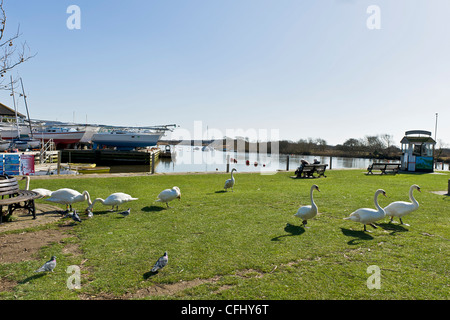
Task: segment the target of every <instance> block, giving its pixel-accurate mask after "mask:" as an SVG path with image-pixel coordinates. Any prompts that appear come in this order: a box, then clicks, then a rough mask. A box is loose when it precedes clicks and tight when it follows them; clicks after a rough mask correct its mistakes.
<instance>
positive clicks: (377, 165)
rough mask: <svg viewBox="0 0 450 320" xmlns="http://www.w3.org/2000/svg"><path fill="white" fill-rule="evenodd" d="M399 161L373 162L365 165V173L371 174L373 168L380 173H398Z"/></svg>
mask: <svg viewBox="0 0 450 320" xmlns="http://www.w3.org/2000/svg"><path fill="white" fill-rule="evenodd" d="M399 169H400V163H381V162H374V163H372V164H371V165H369V166H368V167H367V174H369V173H370V174H373V170H380V171H381V174H388V173H394V174H396V173H398V170H399Z"/></svg>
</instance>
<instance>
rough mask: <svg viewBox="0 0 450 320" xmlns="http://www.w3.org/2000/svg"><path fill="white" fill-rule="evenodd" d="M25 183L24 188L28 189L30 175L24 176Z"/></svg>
mask: <svg viewBox="0 0 450 320" xmlns="http://www.w3.org/2000/svg"><path fill="white" fill-rule="evenodd" d="M25 179H26V182H27V184H26V185H25V190H30V176H25Z"/></svg>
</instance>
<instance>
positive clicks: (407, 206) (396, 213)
mask: <svg viewBox="0 0 450 320" xmlns="http://www.w3.org/2000/svg"><path fill="white" fill-rule="evenodd" d="M414 190H417V191H419V192H421V191H420V187H419V186H418V185H417V184H413V185H412V186H411V187H410V188H409V200H410V201H411V202H406V201H395V202H392V203H391V204H389V205H388V206H386V207H385V208H384V211H386V215H387V216H390V217H391V220H390V221H389V222H393V220H394V217H398V218H399V220H400V223H401V224H404V225H405V226H409V225H408V224H406V223H403V221H402V217H403V216H405V215H407V214H409V213H411V212H413V211H415V210H417V209H418V208H419V203H418V202H417V200H416V199H415V198H414V195H413V191H414Z"/></svg>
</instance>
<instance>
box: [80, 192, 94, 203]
mask: <svg viewBox="0 0 450 320" xmlns="http://www.w3.org/2000/svg"><path fill="white" fill-rule="evenodd" d="M82 194H83V196H84V198H85V199H87V202H88V204H89V206H90V205H92V201H91V196H90V195H89V192H87V191H83V193H82Z"/></svg>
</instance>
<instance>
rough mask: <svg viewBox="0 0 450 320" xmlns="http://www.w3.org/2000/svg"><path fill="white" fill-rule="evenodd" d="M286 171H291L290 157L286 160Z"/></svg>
mask: <svg viewBox="0 0 450 320" xmlns="http://www.w3.org/2000/svg"><path fill="white" fill-rule="evenodd" d="M286 171H289V155H287V158H286Z"/></svg>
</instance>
